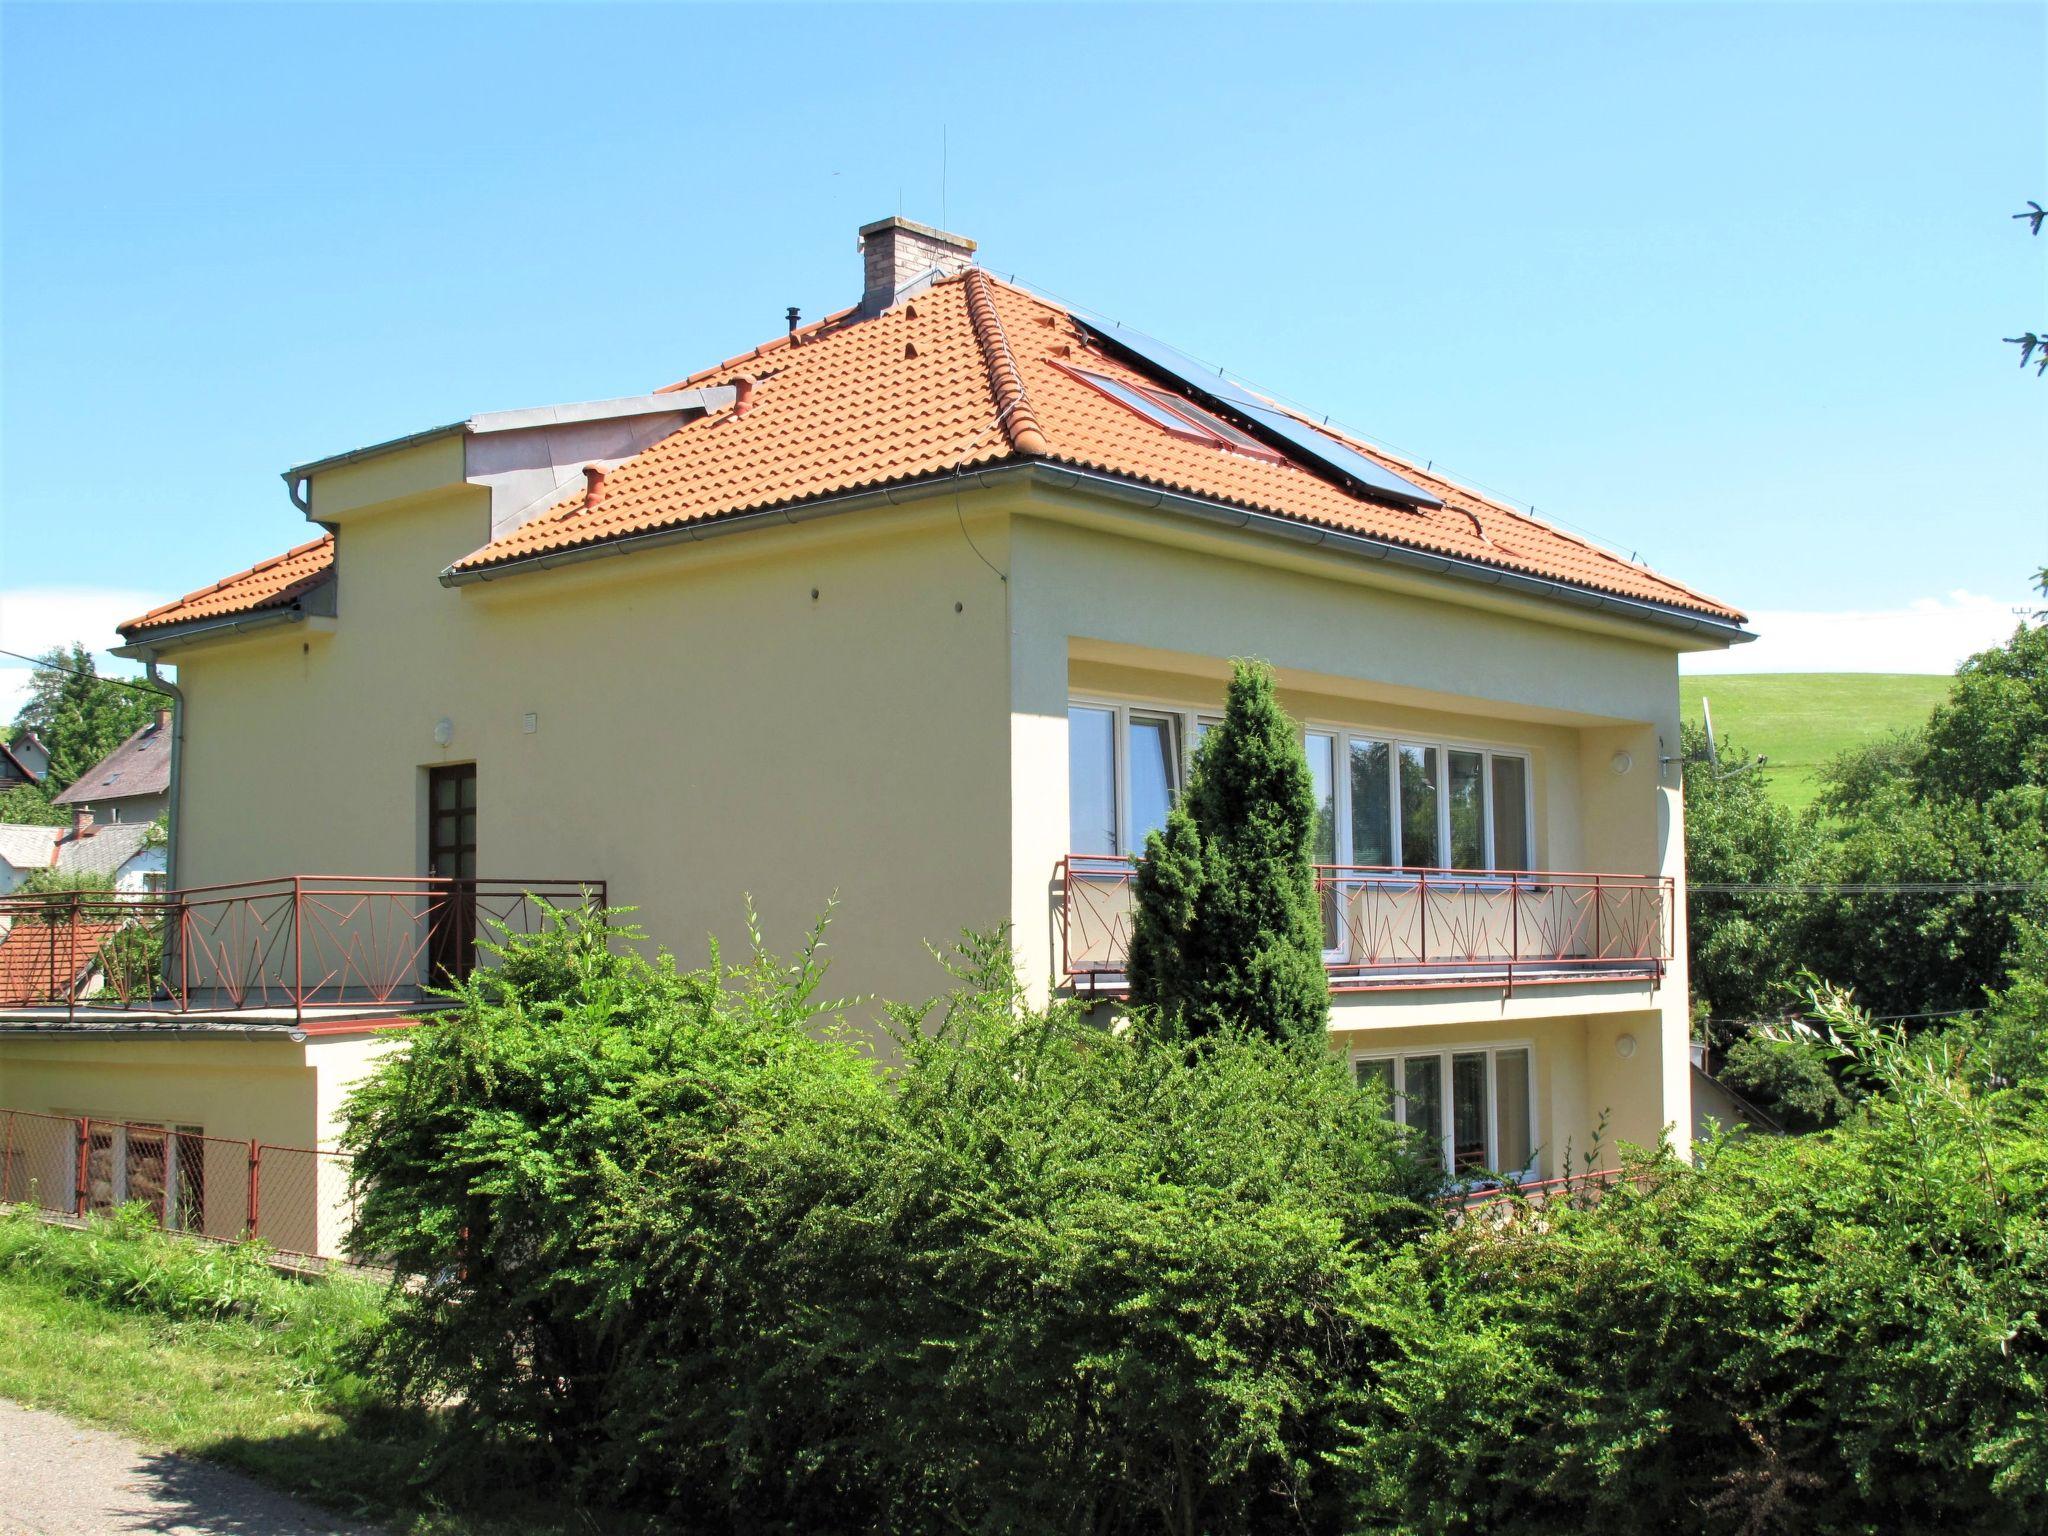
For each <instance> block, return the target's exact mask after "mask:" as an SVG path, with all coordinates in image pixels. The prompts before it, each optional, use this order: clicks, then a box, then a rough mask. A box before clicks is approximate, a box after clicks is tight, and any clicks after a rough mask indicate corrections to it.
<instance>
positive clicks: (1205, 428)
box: [1066, 368, 1281, 463]
mask: <svg viewBox="0 0 2048 1536" xmlns="http://www.w3.org/2000/svg"><path fill="white" fill-rule="evenodd" d="M1066 371H1067V372H1069V373H1071V374H1072V375H1073V376H1074V377H1075V378H1077V379H1079V380H1080V381H1081V382H1082V383H1084V384H1086V385H1088V386H1089V387H1090V388H1093V389H1099V390H1101V391H1102V393H1103V394H1105V395H1107V396H1109V398H1110V399H1112V400H1114V401H1116V402H1117V404H1119V405H1121V406H1123V407H1125V408H1126V409H1127V410H1131V411H1134V412H1136V413H1137V414H1138V415H1140V416H1142V417H1144V418H1145V419H1146V420H1147V421H1149V422H1151V423H1152V425H1153V426H1155V427H1158V428H1159V429H1160V430H1161V431H1164V432H1171V433H1172V434H1173V435H1174V436H1175V437H1180V438H1186V439H1187V440H1189V441H1190V442H1197V443H1207V444H1208V445H1209V446H1210V447H1212V448H1224V449H1228V450H1229V451H1230V452H1232V453H1243V454H1249V455H1250V456H1251V457H1253V458H1256V459H1270V460H1272V461H1273V462H1274V463H1279V462H1280V459H1281V456H1280V455H1279V454H1278V453H1275V452H1274V451H1273V450H1272V449H1271V448H1268V447H1267V446H1266V445H1265V444H1264V443H1262V442H1260V441H1259V440H1258V439H1257V438H1255V437H1252V436H1250V435H1248V434H1246V433H1243V432H1240V431H1238V429H1237V428H1235V427H1233V426H1232V425H1230V423H1229V422H1227V421H1224V420H1222V419H1221V418H1219V417H1216V416H1212V415H1210V414H1209V412H1207V411H1205V410H1203V409H1202V408H1201V407H1200V406H1199V405H1196V404H1195V403H1194V402H1193V401H1192V400H1183V399H1182V398H1181V397H1180V396H1178V395H1170V394H1168V393H1167V392H1166V391H1165V390H1163V389H1153V388H1152V387H1151V386H1150V385H1146V384H1128V383H1125V382H1124V381H1123V380H1122V379H1113V378H1111V377H1109V375H1107V374H1102V373H1090V372H1088V370H1087V369H1085V368H1069V369H1068V370H1066Z"/></svg>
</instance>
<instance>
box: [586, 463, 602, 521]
mask: <svg viewBox="0 0 2048 1536" xmlns="http://www.w3.org/2000/svg"><path fill="white" fill-rule="evenodd" d="M603 500H604V466H603V465H601V464H586V465H584V466H583V510H584V511H586V512H589V511H592V510H594V509H595V508H596V506H597V504H598V503H599V502H601V501H603Z"/></svg>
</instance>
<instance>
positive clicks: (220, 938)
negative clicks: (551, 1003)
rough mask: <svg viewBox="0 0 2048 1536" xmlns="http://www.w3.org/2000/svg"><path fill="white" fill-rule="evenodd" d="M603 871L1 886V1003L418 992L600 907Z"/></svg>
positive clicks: (284, 1010) (245, 1001) (304, 998)
mask: <svg viewBox="0 0 2048 1536" xmlns="http://www.w3.org/2000/svg"><path fill="white" fill-rule="evenodd" d="M605 901H606V891H605V883H604V882H603V881H602V880H457V879H445V878H437V877H431V876H376V875H368V876H351V875H285V876H280V877H278V878H276V879H273V880H257V881H247V882H243V883H241V884H236V885H214V886H199V887H194V888H192V889H189V890H179V891H161V892H137V893H127V892H116V893H111V894H109V893H106V892H75V891H74V892H56V893H50V894H44V895H35V896H7V897H0V1009H4V1010H7V1011H9V1012H15V1013H25V1014H30V1015H54V1014H56V1013H58V1012H60V1011H61V1013H62V1014H63V1016H64V1017H66V1018H70V1019H75V1018H76V1017H77V1016H78V1015H79V1013H80V1012H81V1011H86V1012H88V1013H99V1012H113V1013H161V1014H187V1013H244V1012H251V1011H257V1010H270V1011H273V1012H275V1013H278V1014H280V1015H282V1014H289V1016H290V1017H291V1018H292V1019H293V1020H294V1021H295V1022H299V1023H303V1022H304V1021H305V1018H306V1014H307V1010H309V1009H311V1010H316V1011H318V1010H328V1011H330V1012H331V1011H333V1010H337V1009H339V1010H346V1009H348V1008H351V1007H355V1008H362V1007H385V1006H388V1005H392V1004H410V1003H415V1002H423V1001H426V1000H428V998H429V997H430V989H431V988H432V987H434V986H436V985H443V984H445V982H446V979H447V977H448V976H450V975H463V974H466V973H467V972H468V971H469V970H470V969H471V968H472V967H473V966H474V965H475V964H477V963H479V962H480V961H482V962H484V963H488V957H487V956H480V955H479V954H478V952H477V949H476V941H477V940H478V939H482V940H483V941H485V942H489V941H490V940H492V939H493V938H494V937H495V936H497V935H498V933H499V932H500V930H501V928H502V929H509V930H510V931H511V932H513V933H531V932H533V931H535V930H536V929H537V928H538V927H539V926H540V924H541V922H542V919H543V916H544V914H545V913H547V912H549V911H558V910H566V909H573V908H582V907H602V906H603V905H604V904H605Z"/></svg>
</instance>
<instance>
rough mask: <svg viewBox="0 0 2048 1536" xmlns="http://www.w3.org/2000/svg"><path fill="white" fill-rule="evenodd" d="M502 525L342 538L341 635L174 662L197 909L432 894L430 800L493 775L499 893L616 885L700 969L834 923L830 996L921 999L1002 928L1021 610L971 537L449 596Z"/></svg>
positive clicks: (809, 548) (294, 636)
mask: <svg viewBox="0 0 2048 1536" xmlns="http://www.w3.org/2000/svg"><path fill="white" fill-rule="evenodd" d="M317 499H318V493H317V486H316V502H317ZM485 515H486V509H485V504H484V502H483V499H482V497H481V495H480V493H475V492H469V491H463V492H459V493H455V494H452V495H446V496H443V497H441V498H439V499H437V500H432V501H429V502H426V503H424V504H419V505H415V506H413V507H411V508H410V509H408V510H407V511H406V512H405V513H404V514H403V515H394V516H386V517H379V518H374V519H359V520H354V521H350V522H349V523H347V524H346V525H345V526H344V528H343V530H342V532H341V539H340V549H341V555H340V562H341V563H340V589H339V598H340V609H341V612H340V615H339V619H338V622H337V623H336V625H335V627H334V630H333V632H332V633H331V634H324V635H322V634H314V635H305V634H302V633H298V632H296V631H290V632H284V633H281V634H277V635H274V636H269V637H260V636H252V637H250V638H248V639H246V640H242V641H238V642H234V643H230V644H226V645H221V646H218V647H215V648H213V649H212V650H210V651H208V652H204V653H199V654H189V655H181V657H180V661H181V667H180V681H181V686H182V688H183V690H184V692H185V696H186V699H187V703H188V711H189V713H188V723H187V738H186V739H187V751H186V757H185V762H184V794H185V805H184V818H185V820H184V828H183V832H182V840H181V845H180V851H179V860H180V868H179V871H178V879H179V882H180V883H181V884H205V883H210V882H214V881H227V880H236V879H246V878H252V877H255V876H258V875H265V874H272V873H276V872H279V871H291V870H298V871H301V872H318V873H397V874H409V873H415V872H418V871H420V870H422V869H423V868H424V857H425V848H424V837H425V815H424V810H423V796H424V793H425V782H426V769H427V768H428V767H429V766H431V765H434V764H437V763H442V762H449V763H455V762H475V763H476V764H477V765H478V802H479V817H478V821H479V840H480V854H479V870H480V873H481V874H482V875H483V876H484V877H486V878H492V877H500V878H513V879H518V878H525V879H541V878H563V877H579V876H594V877H602V878H604V879H606V880H607V881H608V882H609V888H610V896H611V899H612V900H613V901H614V902H615V903H617V904H620V905H625V906H631V907H634V908H636V909H637V911H636V912H635V914H634V917H633V919H632V921H634V922H636V923H637V924H639V925H640V926H642V927H644V928H645V929H647V930H648V931H649V932H650V933H651V934H652V935H654V936H655V938H656V939H657V940H658V941H659V942H660V943H662V944H664V945H666V946H669V947H671V948H673V949H674V950H675V952H676V953H677V955H678V957H679V958H680V959H681V960H683V961H684V962H685V963H689V964H696V963H701V962H702V961H703V959H704V956H705V953H706V935H707V934H713V933H715V934H717V935H718V936H719V938H720V939H721V941H722V942H723V943H724V945H725V947H726V952H727V954H728V955H729V956H736V955H737V954H738V953H739V951H740V950H741V947H742V946H743V943H744V938H745V923H744V903H745V901H746V899H747V897H748V896H749V895H751V897H752V899H753V901H754V903H755V906H756V908H757V909H758V911H759V914H760V917H761V921H762V927H763V931H764V933H765V936H766V938H767V941H768V943H769V944H770V945H771V946H772V947H774V948H775V949H776V950H777V951H778V952H784V953H786V952H788V951H790V950H793V949H794V948H795V947H796V945H797V943H798V942H799V940H800V939H801V937H802V935H803V934H804V932H805V930H806V929H807V928H808V926H809V925H810V924H811V923H813V922H814V921H816V920H817V919H818V918H819V917H820V916H822V915H823V914H824V912H825V911H826V908H827V906H828V904H829V903H830V902H831V901H832V899H833V897H834V895H835V893H836V895H837V896H838V898H839V903H840V904H839V907H838V910H837V913H836V915H835V917H834V919H833V923H832V927H831V930H830V936H829V947H828V953H829V954H830V955H832V956H834V957H836V958H835V961H834V967H833V970H832V974H831V978H830V989H831V990H832V991H833V992H834V993H835V994H840V995H846V994H861V995H867V994H876V993H879V994H883V995H886V996H891V997H901V996H916V995H921V994H923V993H927V992H929V991H932V990H934V989H935V988H936V987H937V986H938V984H939V983H940V981H941V980H942V979H943V978H942V977H941V975H940V973H939V972H938V970H937V968H936V967H935V966H933V965H932V963H931V961H930V960H929V958H928V957H927V956H926V955H925V953H924V950H923V947H922V946H923V944H924V943H925V941H927V940H932V941H938V942H943V941H945V940H946V939H948V938H949V937H950V936H952V935H954V934H956V933H957V932H958V931H959V930H960V929H961V928H963V927H965V926H969V925H974V926H984V927H985V926H991V925H994V924H996V923H999V922H1000V921H1002V919H1003V918H1004V916H1005V915H1006V895H1007V884H1006V882H1007V853H1008V850H1007V847H1006V837H1005V827H1006V825H1007V821H1008V808H1007V798H1008V784H1007V780H1006V777H1005V771H1004V770H1005V751H1006V748H1005V719H1006V711H1005V707H1004V682H1003V673H1004V666H1005V658H1006V645H1005V619H1004V603H1003V588H1002V585H1001V584H1000V583H999V582H995V581H993V580H992V579H991V578H990V576H989V572H988V568H987V567H986V566H985V565H983V564H982V563H981V560H980V559H978V558H977V557H976V555H975V554H974V553H973V552H972V551H971V550H970V548H969V546H968V544H967V543H966V541H965V540H964V539H963V537H962V532H961V527H960V524H959V520H958V519H957V517H956V515H955V514H954V512H953V510H952V509H951V508H950V507H948V508H946V509H945V511H944V513H943V515H939V514H937V513H935V512H931V511H927V512H923V513H900V514H890V513H880V514H876V515H874V516H872V517H868V516H863V517H862V518H860V519H859V520H858V521H857V522H856V521H855V520H853V519H847V520H845V521H842V522H838V523H821V524H815V525H811V526H808V527H804V528H796V529H786V530H781V531H776V532H764V533H761V534H758V535H748V536H744V537H739V538H730V539H726V540H723V541H720V542H717V543H712V544H706V545H703V546H700V547H692V548H686V549H681V550H674V551H650V552H647V553H645V554H642V555H638V556H635V557H632V558H629V559H615V560H606V561H602V562H598V563H595V564H592V565H588V566H583V567H574V568H565V569H562V570H559V571H554V572H549V573H547V574H545V575H540V576H524V577H520V578H516V579H514V580H511V581H507V582H504V583H502V584H491V585H486V586H471V587H465V588H461V589H457V590H449V589H446V588H443V587H442V586H441V585H440V584H439V583H438V581H437V579H436V578H437V576H438V573H439V572H440V570H441V569H442V568H443V567H444V566H445V565H447V564H448V563H449V562H450V561H452V560H454V559H455V558H457V557H458V556H460V555H462V554H465V553H467V552H468V551H469V550H471V549H473V548H475V547H476V545H477V544H478V543H479V542H480V541H481V536H482V533H483V524H484V517H485ZM980 542H981V543H982V546H983V547H984V549H988V548H993V549H995V550H996V551H998V552H999V551H1000V548H1001V544H1002V531H1001V527H1000V525H993V526H990V527H987V528H985V529H983V530H982V534H981V540H980ZM814 592H815V593H816V596H815V597H814V596H813V595H812V594H813V593H814ZM528 714H531V715H532V716H533V717H534V726H535V729H534V730H533V731H531V732H528V731H526V729H525V728H524V726H525V716H527V715H528ZM444 717H445V718H447V719H448V720H449V721H450V722H451V724H452V726H453V735H452V738H451V740H450V742H449V744H448V745H447V746H446V747H439V746H437V745H436V744H435V742H434V727H435V723H436V721H437V720H439V719H441V718H444ZM862 1011H863V1012H865V1011H866V1009H865V1007H864V1008H863V1010H862Z"/></svg>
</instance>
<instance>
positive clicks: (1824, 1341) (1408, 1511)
mask: <svg viewBox="0 0 2048 1536" xmlns="http://www.w3.org/2000/svg"><path fill="white" fill-rule="evenodd" d="M1821 1016H1822V1017H1823V1019H1825V1020H1829V1021H1830V1022H1831V1028H1832V1029H1833V1030H1834V1031H1835V1032H1836V1034H1837V1035H1838V1037H1839V1038H1841V1039H1842V1041H1843V1042H1844V1044H1845V1047H1846V1048H1848V1049H1849V1050H1850V1051H1851V1055H1852V1058H1853V1069H1854V1071H1855V1072H1856V1073H1857V1074H1858V1075H1860V1076H1863V1077H1865V1078H1866V1079H1868V1080H1869V1081H1870V1083H1871V1085H1872V1087H1873V1090H1874V1091H1873V1092H1872V1094H1871V1096H1870V1097H1869V1098H1867V1099H1866V1100H1865V1101H1864V1102H1863V1103H1862V1105H1861V1106H1860V1107H1859V1108H1858V1109H1857V1110H1856V1111H1855V1112H1854V1113H1853V1114H1852V1115H1851V1117H1850V1118H1849V1119H1848V1120H1847V1121H1846V1122H1845V1123H1844V1124H1843V1125H1842V1126H1841V1127H1839V1128H1838V1129H1836V1130H1833V1131H1829V1132H1825V1133H1821V1134H1819V1135H1814V1136H1807V1137H1792V1138H1779V1137H1746V1138H1738V1139H1723V1140H1720V1141H1717V1142H1716V1143H1714V1144H1713V1145H1712V1146H1710V1147H1708V1148H1707V1149H1705V1152H1704V1155H1703V1160H1702V1164H1701V1166H1700V1167H1699V1168H1698V1169H1697V1170H1692V1169H1685V1168H1680V1167H1677V1166H1672V1165H1668V1164H1667V1165H1663V1166H1661V1167H1656V1168H1654V1169H1652V1170H1650V1177H1649V1178H1647V1180H1646V1181H1645V1182H1644V1183H1642V1184H1641V1185H1638V1186H1625V1187H1623V1188H1622V1189H1620V1190H1618V1191H1617V1192H1616V1193H1615V1194H1613V1195H1611V1196H1609V1197H1608V1198H1607V1199H1606V1200H1604V1201H1603V1202H1602V1203H1600V1204H1599V1205H1598V1206H1597V1207H1596V1208H1594V1209H1592V1210H1590V1211H1566V1212H1561V1213H1552V1212H1546V1213H1545V1219H1543V1220H1542V1221H1536V1220H1510V1221H1507V1222H1470V1223H1467V1224H1465V1225H1464V1226H1462V1227H1460V1228H1458V1229H1457V1230H1455V1231H1453V1232H1450V1233H1448V1234H1445V1235H1443V1236H1440V1237H1437V1238H1433V1239H1431V1240H1430V1241H1428V1242H1425V1243H1423V1244H1421V1245H1419V1246H1418V1248H1417V1250H1416V1252H1415V1253H1414V1255H1413V1257H1412V1259H1411V1260H1410V1261H1409V1262H1408V1264H1407V1265H1406V1266H1405V1267H1404V1268H1403V1269H1402V1271H1401V1272H1400V1282H1401V1283H1400V1284H1399V1286H1397V1287H1391V1286H1390V1288H1389V1290H1388V1292H1387V1294H1386V1299H1385V1300H1384V1301H1383V1304H1382V1307H1383V1309H1382V1312H1381V1315H1380V1324H1381V1326H1382V1327H1383V1328H1384V1329H1385V1330H1386V1332H1387V1333H1388V1334H1390V1335H1392V1336H1395V1337H1399V1338H1401V1339H1403V1340H1404V1341H1405V1348H1404V1351H1403V1354H1402V1357H1401V1358H1400V1360H1399V1361H1398V1362H1397V1363H1395V1364H1394V1365H1392V1366H1390V1367H1388V1368H1387V1369H1386V1370H1385V1371H1384V1372H1383V1373H1382V1374H1381V1376H1380V1379H1379V1402H1380V1403H1381V1405H1382V1407H1383V1409H1384V1411H1385V1414H1386V1417H1385V1418H1384V1420H1383V1421H1382V1422H1381V1424H1380V1426H1379V1428H1378V1432H1377V1433H1375V1434H1374V1435H1372V1436H1371V1437H1369V1439H1368V1442H1367V1443H1368V1446H1369V1451H1370V1456H1371V1460H1372V1462H1373V1465H1374V1467H1375V1471H1376V1477H1375V1480H1374V1482H1373V1485H1372V1488H1371V1492H1370V1495H1369V1497H1368V1498H1367V1500H1366V1508H1367V1509H1368V1510H1369V1511H1370V1512H1371V1513H1372V1514H1373V1516H1374V1518H1376V1519H1381V1520H1385V1521H1387V1522H1388V1523H1389V1524H1390V1525H1391V1527H1392V1528H1394V1529H1399V1530H1408V1531H1425V1530H1426V1531H1501V1532H1516V1533H1525V1532H1527V1533H1536V1532H1567V1531H1570V1532H1578V1531H1585V1530H1600V1531H1609V1532H1652V1531H1673V1530H1683V1531H1728V1532H1745V1533H1762V1532H1769V1531H1784V1532H1843V1533H1847V1532H1874V1531H1887V1532H1922V1531H1924V1532H1934V1531H1948V1530H1971V1531H1987V1532H1997V1531H2011V1532H2020V1531H2030V1530H2038V1529H2039V1528H2040V1526H2039V1519H2040V1512H2041V1510H2042V1508H2043V1507H2044V1503H2043V1501H2044V1500H2048V1409H2044V1386H2048V1332H2044V1320H2043V1309H2042V1303H2043V1300H2044V1298H2048V1108H2044V1105H2043V1102H2042V1100H2041V1099H2040V1098H2039V1096H2037V1095H2023V1094H2018V1093H2013V1092H1994V1093H1988V1094H1987V1093H1984V1092H1981V1091H1978V1090H1977V1089H1975V1088H1974V1087H1973V1086H1972V1084H1971V1081H1970V1072H1969V1068H1968V1063H1967V1062H1966V1060H1965V1059H1964V1058H1963V1056H1962V1054H1961V1052H1960V1051H1959V1049H1958V1048H1957V1046H1956V1043H1955V1042H1953V1041H1951V1040H1946V1039H1942V1038H1939V1037H1936V1036H1923V1037H1921V1038H1920V1039H1919V1040H1917V1041H1910V1042H1909V1041H1908V1039H1907V1038H1906V1036H1905V1035H1904V1033H1903V1032H1902V1031H1899V1030H1897V1029H1893V1030H1890V1031H1882V1030H1877V1029H1874V1028H1872V1027H1871V1026H1869V1025H1868V1024H1867V1023H1866V1022H1863V1021H1861V1020H1860V1019H1859V1018H1858V1016H1857V1015H1855V1014H1854V1013H1853V1011H1852V1010H1849V1009H1848V1008H1847V1006H1846V1004H1845V1002H1844V1001H1843V1000H1842V999H1841V998H1840V997H1839V996H1832V997H1828V998H1824V999H1823V1007H1822V1009H1821Z"/></svg>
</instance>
